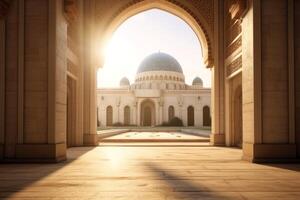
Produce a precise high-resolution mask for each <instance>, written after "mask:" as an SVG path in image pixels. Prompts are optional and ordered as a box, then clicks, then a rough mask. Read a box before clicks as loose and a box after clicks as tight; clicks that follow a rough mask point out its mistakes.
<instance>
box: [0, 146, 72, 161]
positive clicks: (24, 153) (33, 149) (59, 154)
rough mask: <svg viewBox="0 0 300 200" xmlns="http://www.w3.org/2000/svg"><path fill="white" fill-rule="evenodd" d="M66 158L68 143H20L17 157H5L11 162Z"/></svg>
mask: <svg viewBox="0 0 300 200" xmlns="http://www.w3.org/2000/svg"><path fill="white" fill-rule="evenodd" d="M64 160H66V144H65V143H59V144H18V145H16V156H15V158H7V159H6V158H5V159H2V160H1V162H9V163H24V162H25V163H26V162H30V163H31V162H33V163H56V162H61V161H64Z"/></svg>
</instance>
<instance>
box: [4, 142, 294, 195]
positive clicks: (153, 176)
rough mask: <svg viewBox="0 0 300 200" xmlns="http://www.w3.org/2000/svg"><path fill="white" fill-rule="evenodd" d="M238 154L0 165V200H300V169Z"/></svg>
mask: <svg viewBox="0 0 300 200" xmlns="http://www.w3.org/2000/svg"><path fill="white" fill-rule="evenodd" d="M241 155H242V152H241V150H240V149H236V148H222V147H211V146H202V147H195V146H191V147H190V146H181V147H178V146H176V147H174V146H165V147H163V146H99V147H95V148H93V147H78V148H71V149H69V150H68V160H67V161H66V162H63V163H57V164H2V165H0V199H47V200H48V199H49V200H50V199H51V200H53V199H101V200H102V199H107V200H111V199H121V200H127V199H128V200H141V199H142V200H146V199H158V200H161V199H163V200H165V199H167V200H182V199H184V200H194V199H196V200H197V199H201V200H202V199H209V200H223V199H241V200H245V199H249V200H256V199H259V200H262V199H270V200H271V199H272V200H274V199H280V200H287V199H288V200H299V199H300V165H299V164H272V165H270V164H268V165H262V164H252V163H248V162H246V161H242V160H241Z"/></svg>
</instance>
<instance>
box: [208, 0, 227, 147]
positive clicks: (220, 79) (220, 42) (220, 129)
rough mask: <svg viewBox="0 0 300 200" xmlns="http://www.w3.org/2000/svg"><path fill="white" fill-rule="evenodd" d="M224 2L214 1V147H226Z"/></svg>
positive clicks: (211, 139) (212, 140)
mask: <svg viewBox="0 0 300 200" xmlns="http://www.w3.org/2000/svg"><path fill="white" fill-rule="evenodd" d="M223 4H224V2H223V1H219V0H214V5H215V6H214V16H215V22H214V44H215V46H214V67H213V68H212V89H211V91H212V93H211V101H212V133H211V138H210V142H211V144H212V145H221V146H223V145H225V130H224V121H225V120H224V119H225V117H224V55H223V54H224V52H223V51H224V39H223V35H224V27H223V26H224V23H223V16H224V15H223V10H224V9H223V6H224V5H223Z"/></svg>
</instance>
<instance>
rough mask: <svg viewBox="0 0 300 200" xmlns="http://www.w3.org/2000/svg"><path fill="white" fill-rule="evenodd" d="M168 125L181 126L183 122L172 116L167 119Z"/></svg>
mask: <svg viewBox="0 0 300 200" xmlns="http://www.w3.org/2000/svg"><path fill="white" fill-rule="evenodd" d="M169 126H183V122H182V120H181V119H180V118H178V117H173V118H172V119H171V120H170V121H169Z"/></svg>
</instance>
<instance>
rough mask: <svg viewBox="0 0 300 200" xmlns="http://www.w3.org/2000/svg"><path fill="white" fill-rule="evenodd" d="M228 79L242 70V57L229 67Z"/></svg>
mask: <svg viewBox="0 0 300 200" xmlns="http://www.w3.org/2000/svg"><path fill="white" fill-rule="evenodd" d="M226 68H227V70H226V71H227V77H228V76H230V75H232V74H233V73H234V72H236V71H237V70H239V69H240V68H242V56H239V57H238V58H237V59H235V60H234V61H232V62H231V63H230V64H229V65H228V66H227V67H226Z"/></svg>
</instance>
